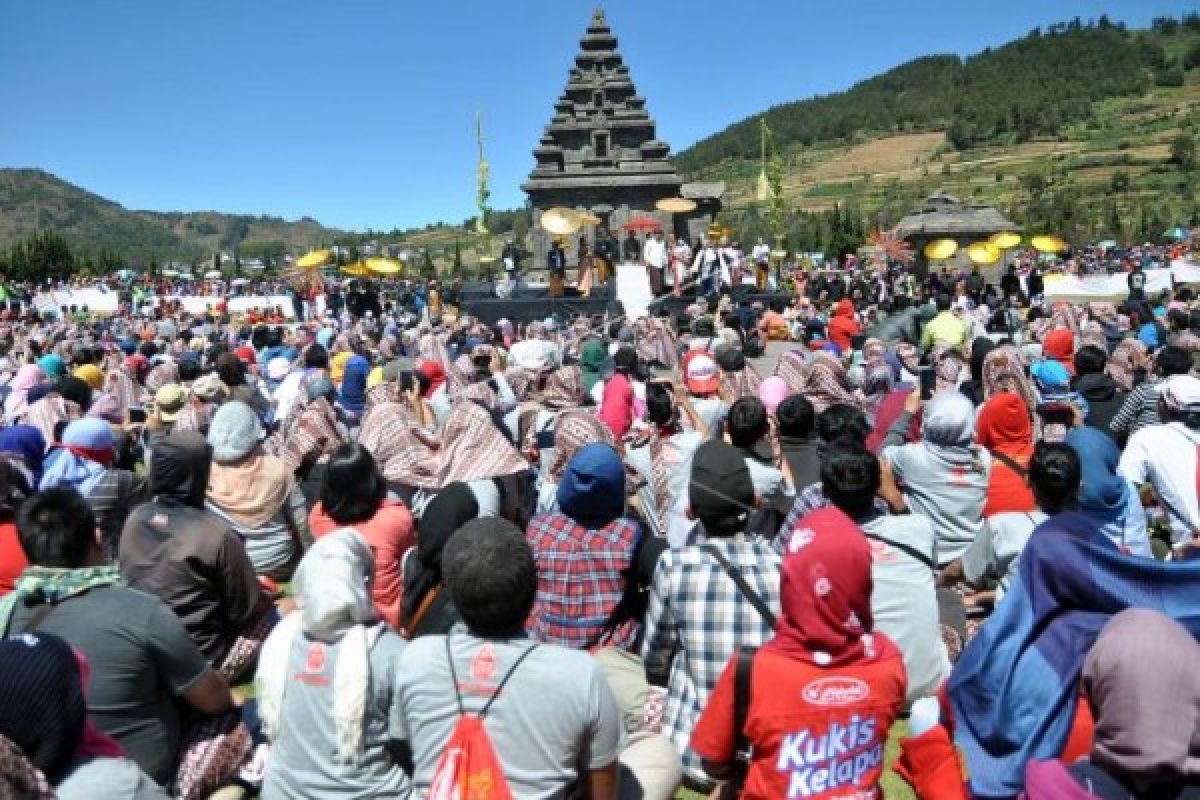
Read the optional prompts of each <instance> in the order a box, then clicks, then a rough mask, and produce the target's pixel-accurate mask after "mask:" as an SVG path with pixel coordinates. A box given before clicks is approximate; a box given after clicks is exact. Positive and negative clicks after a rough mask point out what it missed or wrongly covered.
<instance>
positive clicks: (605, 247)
mask: <svg viewBox="0 0 1200 800" xmlns="http://www.w3.org/2000/svg"><path fill="white" fill-rule="evenodd" d="M594 263H595V266H596V280H597V281H598V282H599V283H601V284H606V283H608V279H609V276H610V275H612V270H613V265H614V264H616V263H617V242H616V240H615V239H613V236H612V234H611V233H609V230H608V228H601V229H600V230H598V231H597V232H596V251H595V261H594Z"/></svg>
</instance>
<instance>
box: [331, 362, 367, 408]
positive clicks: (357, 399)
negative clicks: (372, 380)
mask: <svg viewBox="0 0 1200 800" xmlns="http://www.w3.org/2000/svg"><path fill="white" fill-rule="evenodd" d="M370 371H371V364H370V362H368V361H367V359H365V358H363V357H362V356H359V355H356V356H352V357H351V358H350V359H349V360H348V361H347V362H346V368H345V370H344V372H343V373H342V385H341V388H340V389H339V390H338V403H339V404H340V405H341V406H342V408H344V409H346V410H347V411H351V412H353V413H355V414H361V413H362V410H363V407H364V406H365V405H366V402H367V375H368V374H369V373H370Z"/></svg>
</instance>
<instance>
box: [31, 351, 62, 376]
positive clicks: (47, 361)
mask: <svg viewBox="0 0 1200 800" xmlns="http://www.w3.org/2000/svg"><path fill="white" fill-rule="evenodd" d="M37 363H38V366H39V367H41V368H42V372H44V373H45V374H46V377H48V378H61V377H63V376H64V375H66V374H67V364H66V362H65V361H63V360H62V356H60V355H58V354H56V353H47V354H46V355H44V356H42V357H41V358H39V359H38V362H37Z"/></svg>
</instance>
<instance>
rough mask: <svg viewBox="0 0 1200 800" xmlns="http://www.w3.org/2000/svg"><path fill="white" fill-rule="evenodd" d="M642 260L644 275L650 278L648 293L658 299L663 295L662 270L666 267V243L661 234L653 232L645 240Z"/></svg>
mask: <svg viewBox="0 0 1200 800" xmlns="http://www.w3.org/2000/svg"><path fill="white" fill-rule="evenodd" d="M642 260H643V261H645V262H646V274H647V275H648V276H649V277H650V291H651V292H653V293H654V296H655V297H658V296H659V295H661V294H662V293H663V269H664V268H665V267H666V266H667V243H666V242H664V241H663V238H662V234H661V233H659V232H657V231H655V232H654V233H651V234H650V235H649V237H648V238H647V239H646V245H645V247H643V248H642Z"/></svg>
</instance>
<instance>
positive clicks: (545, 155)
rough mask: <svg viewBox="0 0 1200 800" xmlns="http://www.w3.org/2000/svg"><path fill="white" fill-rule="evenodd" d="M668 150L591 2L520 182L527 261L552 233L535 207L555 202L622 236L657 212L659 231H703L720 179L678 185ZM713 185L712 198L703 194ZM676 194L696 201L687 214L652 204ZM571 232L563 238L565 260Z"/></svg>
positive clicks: (538, 255) (571, 253)
mask: <svg viewBox="0 0 1200 800" xmlns="http://www.w3.org/2000/svg"><path fill="white" fill-rule="evenodd" d="M669 152H670V146H669V145H668V144H667V143H666V142H664V141H662V140H661V139H658V138H656V136H655V131H654V120H653V119H651V118H650V115H649V113H647V111H646V100H645V98H643V97H641V96H640V95H638V93H637V90H636V89H635V88H634V85H633V81H632V79H631V78H630V77H629V67H627V66H625V64H624V62H623V60H622V59H621V55H620V53H618V52H617V39H616V37H615V36H613V34H612V31H611V30H610V29H609V27H608V22H607V21H606V20H605V18H604V12H603V11H602V10H600V9H597V10H596V11H595V12H593V14H592V20H591V23H590V24H589V25H588V27H587V31H586V32H585V33H584V35H583V39H581V40H580V49H579V53H578V54H577V55H576V56H575V66H573V67H571V69H570V70H569V72H568V75H567V86H566V88H565V89H564V90H563V93H562V96H561V97H559V99H558V100H557V101H556V102H555V104H554V115H553V116H552V117H551V118H550V122H549V124H547V125H546V130H545V133H543V134H542V138H541V140H540V141H539V142H538V145H537V147H536V148H534V150H533V156H534V159H535V160H536V162H537V163H536V165H535V166H534V168H533V171H532V172H531V173H530V174H529V180H528V181H526V182H525V183H524V184H522V185H521V188H522V189H523V190H524V191H525V192H526V193H527V194H528V195H529V202H530V205H531V206H532V209H533V228H532V230H531V231H530V237H529V242H528V244H529V247H530V249H531V250H532V252H533V262H534V265H535V266H539V267H540V266H543V265H544V263H545V256H546V251H547V250H548V249H549V246H550V242H551V239H553V237H552V236H551V235H550V234H548V233H547V232H546V231H545V230H543V229H542V227H541V225H540V224H538V223H539V221H540V218H541V213H542V212H543V211H544V210H546V209H548V208H553V207H555V206H565V207H567V208H573V209H577V210H580V211H590V212H592V213H593V214H596V215H597V216H599V217H600V218H601V219H602V220H603V221H604V223H607V224H608V226H609V228H610V229H611V230H612V232H613V234H614V235H616V236H617V237H618V238H622V237H623V235H624V234H623V231H622V230H621V228H622V226H623V225H624V224H625V223H627V222H629V221H630V219H632V218H634V217H641V216H650V217H654V218H656V219H657V220H658V221H659V222H660V223H662V225H663V230H664V232H666V233H672V232H676V233H679V234H681V235H688V236H695V235H696V232H702V231H703V230H704V229H705V227H706V226H707V219H708V218H710V217H711V215H712V213H714V211H715V206H716V205H717V204H718V203H719V199H720V193H721V192H722V191H723V190H724V186H723V185H720V184H718V185H717V186H716V187H714V186H713V185H712V184H703V185H690V186H689V187H688V189H690V190H691V191H683V192H681V190H682V189H683V181H681V180H680V178H679V176H678V175H677V174H676V173H675V167H674V165H672V164H671V162H670V161H669V160H668V159H667V154H668V153H669ZM697 190H699V192H698V194H699V196H696V195H697ZM714 191H715V192H716V197H711V196H709V195H712V194H713V192H714ZM681 193H682V195H683V196H685V197H687V196H692V197H693V198H694V199H696V200H697V203H698V204H699V208H698V209H697V211H696V212H693V214H692V215H689V216H690V217H691V219H688V218H684V217H683V216H681V215H672V214H668V213H664V212H661V211H657V210H656V209H655V207H654V206H655V203H656V202H657V201H659V200H661V199H663V198H666V197H679V196H680V195H681ZM584 231H585V232H587V231H589V229H587V228H584ZM578 236H579V234H576V235H575V236H573V237H568V241H567V244H568V258H569V259H570V260H571V261H572V262H574V260H575V244H576V240H577V239H578ZM589 238H591V237H590V236H589Z"/></svg>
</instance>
